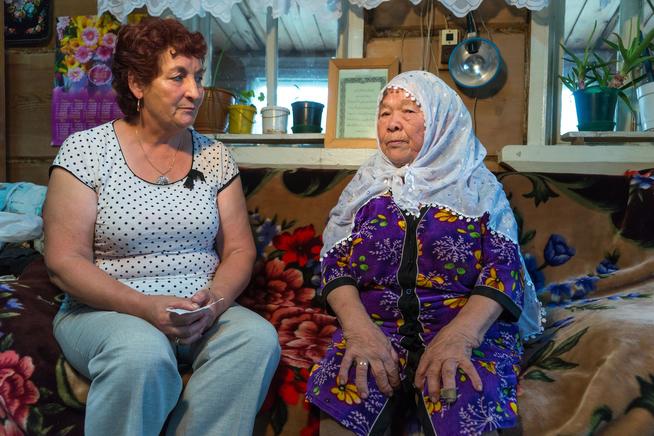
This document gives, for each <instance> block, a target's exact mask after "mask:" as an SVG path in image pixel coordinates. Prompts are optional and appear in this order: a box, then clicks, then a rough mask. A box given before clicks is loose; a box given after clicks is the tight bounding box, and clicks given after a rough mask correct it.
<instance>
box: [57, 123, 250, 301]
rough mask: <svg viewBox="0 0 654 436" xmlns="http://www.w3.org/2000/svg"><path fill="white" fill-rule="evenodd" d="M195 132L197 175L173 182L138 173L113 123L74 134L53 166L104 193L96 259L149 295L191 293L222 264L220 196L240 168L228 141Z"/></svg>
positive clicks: (205, 283)
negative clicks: (163, 182) (218, 246)
mask: <svg viewBox="0 0 654 436" xmlns="http://www.w3.org/2000/svg"><path fill="white" fill-rule="evenodd" d="M192 138H193V165H192V171H191V172H190V173H189V174H192V173H195V175H196V177H189V176H186V177H184V178H183V179H182V180H179V181H177V182H174V183H171V184H169V185H155V184H153V183H150V182H147V181H145V180H143V179H141V178H139V177H138V176H136V175H135V174H134V173H133V172H132V170H131V169H130V168H129V167H128V166H127V162H126V161H125V157H124V156H123V153H122V150H121V149H120V145H119V143H118V139H117V137H116V132H115V131H114V128H113V123H112V122H110V123H106V124H103V125H100V126H98V127H95V128H93V129H89V130H85V131H82V132H77V133H75V134H73V135H71V136H70V137H68V139H66V141H64V144H63V145H62V146H61V149H60V150H59V153H58V154H57V156H56V158H55V160H54V162H53V164H52V166H53V167H55V166H57V167H61V168H63V169H65V170H67V171H68V172H70V173H71V174H72V175H73V176H75V177H76V178H77V179H79V180H80V181H81V182H82V183H84V184H85V185H86V186H88V187H89V188H91V189H93V190H94V191H95V193H96V194H97V197H98V206H97V220H96V223H95V237H94V244H93V252H94V255H95V264H96V265H97V266H98V267H99V268H101V269H102V270H104V271H106V272H107V273H108V274H109V275H111V276H112V277H113V278H115V279H117V280H120V281H121V282H122V283H124V284H126V285H128V286H130V287H132V288H134V289H136V290H139V291H141V292H143V293H145V294H159V295H175V296H179V297H191V296H192V295H193V294H195V293H196V292H197V291H198V290H200V289H201V288H203V287H207V286H209V285H210V284H211V280H212V278H213V274H214V272H215V270H216V267H217V266H218V262H219V259H218V254H217V252H216V250H215V238H216V234H217V232H218V226H219V223H220V217H219V214H218V208H217V204H216V197H217V195H218V193H219V192H220V191H221V190H222V189H223V188H225V187H226V186H227V185H228V184H229V183H230V182H231V181H232V180H234V179H235V178H236V176H238V167H237V165H236V163H235V162H234V160H233V158H232V157H231V155H230V153H229V150H227V148H226V147H225V146H224V145H223V144H222V143H220V142H214V141H212V140H210V139H209V138H207V137H206V136H203V135H201V134H199V133H197V132H196V131H193V130H192ZM193 170H194V171H193ZM197 172H200V173H201V174H198V173H197ZM203 178H204V180H202V179H203Z"/></svg>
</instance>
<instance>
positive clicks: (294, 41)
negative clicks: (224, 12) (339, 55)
mask: <svg viewBox="0 0 654 436" xmlns="http://www.w3.org/2000/svg"><path fill="white" fill-rule="evenodd" d="M251 3H254V2H250V1H249V0H245V1H243V2H240V3H237V4H236V5H234V7H233V9H232V20H231V22H229V23H224V22H222V21H220V20H219V19H215V18H214V19H213V22H212V35H213V41H212V42H213V45H214V48H217V49H221V48H222V49H224V50H225V51H228V52H252V51H254V52H264V51H265V40H266V11H265V10H264V11H261V10H258V11H257V10H255V9H253V8H252V6H251ZM278 20H279V22H278V29H279V31H278V41H279V50H280V53H282V54H292V53H306V52H313V53H320V52H329V53H333V52H334V51H335V50H336V44H337V32H338V30H337V20H335V19H325V18H324V17H316V16H315V15H314V14H313V13H311V12H307V11H303V10H299V8H297V7H292V8H291V10H290V11H289V13H288V14H286V15H284V16H282V17H280V18H279V19H278Z"/></svg>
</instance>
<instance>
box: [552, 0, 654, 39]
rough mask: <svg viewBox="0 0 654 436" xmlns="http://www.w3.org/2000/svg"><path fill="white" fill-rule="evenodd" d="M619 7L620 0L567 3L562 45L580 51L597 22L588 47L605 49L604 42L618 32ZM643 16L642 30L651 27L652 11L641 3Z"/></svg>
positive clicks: (569, 1) (576, 0) (587, 0)
mask: <svg viewBox="0 0 654 436" xmlns="http://www.w3.org/2000/svg"><path fill="white" fill-rule="evenodd" d="M619 6H620V0H566V2H565V26H564V33H563V43H564V44H565V46H566V47H569V48H571V49H572V50H573V51H577V52H583V50H584V47H586V42H587V41H588V38H589V37H590V35H591V33H592V32H593V26H594V25H595V22H597V29H596V30H595V33H594V34H593V37H592V40H591V47H594V48H600V47H606V45H605V44H604V43H603V42H602V41H603V39H612V37H611V38H609V37H610V36H611V34H612V33H613V32H616V31H617V29H618V19H619V15H618V14H619ZM642 16H643V17H644V18H643V21H642V24H643V25H644V28H645V31H647V30H649V29H651V28H653V27H654V20H653V19H652V10H651V9H650V7H649V5H648V4H647V2H646V1H643V14H642Z"/></svg>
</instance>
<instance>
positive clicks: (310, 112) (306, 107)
mask: <svg viewBox="0 0 654 436" xmlns="http://www.w3.org/2000/svg"><path fill="white" fill-rule="evenodd" d="M291 107H292V108H293V126H292V127H291V129H292V130H293V133H320V132H321V131H322V127H321V126H320V124H321V120H322V110H323V108H324V107H325V105H324V104H322V103H318V102H316V101H308V100H304V101H296V102H293V103H291Z"/></svg>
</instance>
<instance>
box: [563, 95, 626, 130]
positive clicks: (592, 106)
mask: <svg viewBox="0 0 654 436" xmlns="http://www.w3.org/2000/svg"><path fill="white" fill-rule="evenodd" d="M572 95H573V97H574V99H575V107H576V108H577V123H578V124H577V128H578V129H579V131H580V132H582V131H606V130H613V129H614V128H615V105H616V103H617V101H618V89H616V88H600V87H599V86H589V87H588V88H586V89H578V90H577V91H575V92H573V93H572Z"/></svg>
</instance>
